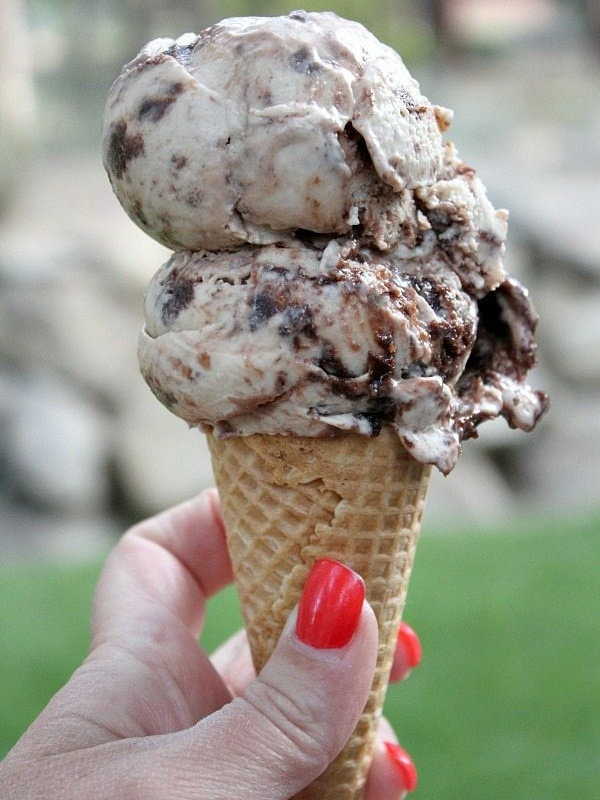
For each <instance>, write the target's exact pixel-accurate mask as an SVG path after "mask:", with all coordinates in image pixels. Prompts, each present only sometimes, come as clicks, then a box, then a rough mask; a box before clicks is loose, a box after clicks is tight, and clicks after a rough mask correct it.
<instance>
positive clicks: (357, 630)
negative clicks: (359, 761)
mask: <svg viewBox="0 0 600 800" xmlns="http://www.w3.org/2000/svg"><path fill="white" fill-rule="evenodd" d="M328 569H329V570H330V571H331V570H336V572H335V582H336V587H337V589H336V591H335V592H334V593H331V592H329V591H328V589H327V581H324V580H323V575H320V576H319V575H318V574H316V573H317V572H318V571H314V570H313V573H311V577H310V578H309V581H307V584H309V583H310V584H311V587H312V588H311V589H310V591H309V590H307V589H306V588H305V591H304V592H303V596H302V599H301V603H300V617H301V619H300V622H299V623H298V621H297V620H298V611H297V610H296V611H295V612H294V613H293V614H292V615H291V617H290V619H289V621H288V623H287V625H286V627H285V629H284V631H283V633H282V636H281V638H280V641H279V643H278V645H277V647H276V649H275V651H274V653H273V655H272V656H271V658H270V660H269V662H268V663H267V664H266V666H265V668H264V669H263V671H262V672H261V674H260V675H259V676H258V677H255V676H254V673H253V670H252V664H251V660H250V655H249V651H248V647H247V643H246V640H245V636H244V635H243V634H241V635H237V636H236V637H234V638H233V639H232V640H230V641H229V642H228V643H227V644H226V645H224V646H223V647H222V648H221V649H220V650H219V651H218V652H217V653H216V654H215V655H214V657H213V659H211V658H209V657H208V656H207V655H206V654H205V653H204V652H203V651H202V649H201V648H200V647H199V646H198V642H197V638H198V635H199V632H200V630H201V627H202V622H203V617H204V606H205V601H206V600H207V598H209V597H210V596H211V595H213V594H214V593H215V592H218V591H219V590H220V589H222V588H223V587H224V586H226V585H227V584H229V583H230V582H231V581H232V573H231V564H230V562H229V557H228V554H227V548H226V544H225V538H224V531H223V523H222V520H221V515H220V511H219V504H218V499H217V495H216V493H215V492H214V491H212V490H210V491H206V492H204V493H202V494H201V495H200V496H199V497H197V498H195V499H194V500H191V501H189V502H187V503H184V504H182V505H180V506H177V507H176V508H173V509H171V510H169V511H167V512H165V513H163V514H160V515H158V516H156V517H153V518H151V519H149V520H147V521H145V522H143V523H140V524H139V525H136V526H135V527H134V528H132V529H131V530H130V531H129V532H128V533H126V534H125V536H123V538H122V539H121V541H120V542H119V544H118V545H117V546H116V547H115V549H114V550H113V552H112V553H111V554H110V556H109V558H108V560H107V563H106V565H105V567H104V570H103V572H102V575H101V578H100V581H99V584H98V587H97V591H96V597H95V602H94V611H93V618H92V646H91V650H90V654H89V656H88V658H87V659H86V661H85V662H84V664H83V665H82V666H81V667H80V668H79V669H78V670H77V671H76V672H75V673H74V675H73V677H72V678H71V680H70V681H69V682H68V683H67V685H66V686H65V687H64V688H63V689H62V690H61V691H60V692H59V693H58V694H57V695H56V696H55V697H54V698H53V699H52V700H51V702H50V703H49V705H48V706H47V707H46V709H45V710H44V711H43V712H42V713H41V715H40V716H39V717H38V719H37V720H36V721H35V722H34V723H33V724H32V725H31V727H30V728H29V729H28V730H27V731H26V733H25V734H24V735H23V737H22V738H21V739H20V740H19V742H18V743H17V744H16V745H15V747H14V748H13V750H12V751H11V752H10V753H9V754H8V756H7V757H6V759H5V760H4V762H3V763H2V764H1V765H0V784H1V785H2V787H3V793H2V797H3V800H34V798H36V799H37V798H42V797H43V798H55V799H56V800H79V798H81V797H85V798H87V800H109V798H110V799H111V800H112V799H113V798H115V799H116V798H119V800H124V799H125V798H127V800H130V799H131V800H137V799H138V798H139V800H165V798H167V797H168V798H169V799H170V800H193V799H194V800H197V798H199V797H210V798H212V800H262V798H265V797H269V798H270V800H288V798H290V797H292V796H293V795H294V794H295V793H296V792H298V791H299V790H300V789H302V788H304V787H305V786H306V785H308V784H309V783H310V782H311V781H312V780H313V779H314V778H316V777H317V775H319V774H320V773H321V772H322V771H323V770H324V769H325V767H327V765H328V764H329V762H330V761H332V760H333V758H334V757H335V756H336V755H337V753H338V752H339V751H340V750H341V748H342V746H343V745H344V743H345V741H346V739H347V738H348V736H349V735H350V733H351V731H352V729H353V728H354V725H355V724H356V722H357V720H358V718H359V716H360V713H361V710H362V708H363V707H364V704H365V701H366V697H367V693H368V691H369V686H370V684H371V680H372V677H373V670H374V666H375V658H376V650H377V627H376V622H375V619H374V615H373V612H372V610H371V608H370V606H369V605H368V603H367V602H366V601H364V591H363V590H362V588H361V587H362V582H361V581H360V579H359V578H358V577H357V576H356V574H355V573H353V572H352V571H351V570H348V569H347V568H345V567H342V566H341V565H335V564H334V565H333V566H331V565H330V566H329V567H328V566H327V565H325V567H322V568H321V570H320V571H321V573H323V571H324V570H325V572H327V570H328ZM340 588H341V589H342V591H339V589H340ZM315 614H317V616H318V622H319V625H318V628H315V626H314V625H313V622H314V619H315ZM327 626H329V628H330V630H331V631H332V634H331V635H332V638H331V639H328V638H327V635H324V634H323V629H324V627H325V628H327ZM340 630H343V631H345V633H344V635H342V636H341V638H340V633H339V631H340ZM398 641H399V646H398V650H397V653H396V659H395V663H394V667H393V670H392V678H393V679H396V680H398V679H401V678H403V677H405V676H406V674H407V673H408V671H409V670H410V668H411V667H413V666H415V665H416V663H418V660H419V658H420V646H419V643H418V639H417V638H416V636H415V635H414V633H413V632H412V631H410V629H409V628H407V627H406V626H403V627H402V628H401V631H400V635H399V640H398ZM415 782H416V775H415V772H414V767H413V765H412V762H411V761H410V759H409V758H408V756H406V754H405V753H404V751H402V750H401V748H399V746H398V745H397V743H396V740H395V737H394V734H393V732H392V731H391V729H390V728H389V725H387V723H385V722H383V723H382V726H381V739H380V741H379V742H378V744H377V747H376V751H375V755H374V759H373V764H372V767H371V771H370V774H369V778H368V782H367V787H366V790H365V797H366V800H397V798H400V797H403V796H404V794H405V793H406V791H407V790H409V789H412V788H414V784H415Z"/></svg>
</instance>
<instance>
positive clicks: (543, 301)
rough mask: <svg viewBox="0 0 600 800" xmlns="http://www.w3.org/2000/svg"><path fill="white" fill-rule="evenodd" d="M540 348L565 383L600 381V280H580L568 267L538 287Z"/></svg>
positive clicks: (591, 384) (594, 383)
mask: <svg viewBox="0 0 600 800" xmlns="http://www.w3.org/2000/svg"><path fill="white" fill-rule="evenodd" d="M536 297H537V299H538V306H539V308H540V324H539V326H538V332H539V341H540V348H541V350H542V353H543V357H544V360H545V361H546V362H547V364H548V366H549V367H550V368H551V369H552V371H553V372H555V373H556V374H557V375H558V376H560V377H561V380H562V381H564V382H565V383H566V385H567V386H568V385H576V386H580V387H582V388H585V387H590V388H591V387H597V386H598V385H599V383H600V357H599V353H600V322H599V309H600V281H598V282H597V283H594V282H587V281H585V282H581V283H578V282H576V281H575V280H574V279H573V276H572V274H570V273H569V272H568V270H565V271H564V272H563V273H562V274H561V275H558V274H556V273H553V274H552V275H548V276H547V277H546V280H545V281H544V282H543V283H542V282H540V284H539V285H538V286H537V287H536Z"/></svg>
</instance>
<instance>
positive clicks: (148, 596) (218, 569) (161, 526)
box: [92, 489, 233, 646]
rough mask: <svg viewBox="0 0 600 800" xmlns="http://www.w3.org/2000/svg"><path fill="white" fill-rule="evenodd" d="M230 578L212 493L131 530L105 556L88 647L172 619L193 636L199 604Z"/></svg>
mask: <svg viewBox="0 0 600 800" xmlns="http://www.w3.org/2000/svg"><path fill="white" fill-rule="evenodd" d="M232 579H233V575H232V570H231V562H230V560H229V554H228V552H227V544H226V540H225V529H224V526H223V521H222V518H221V513H220V506H219V501H218V496H217V493H216V491H215V490H213V489H208V490H206V491H204V492H202V493H201V494H200V495H198V496H197V497H195V498H193V499H192V500H188V501H187V502H185V503H181V504H180V505H178V506H175V507H174V508H171V509H169V510H168V511H165V512H163V513H161V514H158V515H157V516H155V517H151V518H150V519H147V520H145V521H144V522H140V523H138V524H137V525H135V526H134V527H133V528H131V529H130V530H129V531H128V532H127V533H126V534H125V535H124V536H123V538H122V539H121V541H120V542H119V543H118V544H117V546H116V547H115V549H114V550H113V551H112V553H111V554H110V556H109V558H108V560H107V562H106V565H105V567H104V570H103V572H102V575H101V577H100V581H99V583H98V588H97V590H96V597H95V603H94V615H93V623H92V632H93V646H97V645H98V644H100V643H101V642H102V641H105V640H106V639H107V638H114V637H115V635H118V636H119V637H120V636H122V635H127V631H138V632H139V628H140V626H141V627H144V626H145V624H147V621H148V620H149V619H152V618H154V619H157V617H161V618H162V620H163V621H165V620H166V619H167V618H169V617H172V618H173V619H175V618H176V619H178V620H181V621H183V622H184V623H185V624H186V626H187V627H188V628H189V629H190V630H191V631H192V632H193V633H195V634H197V633H198V632H199V630H200V627H201V624H202V619H203V616H204V606H205V601H206V599H207V598H209V597H210V596H211V595H213V594H215V592H217V591H219V589H221V588H223V587H224V586H226V585H227V584H229V583H231V581H232Z"/></svg>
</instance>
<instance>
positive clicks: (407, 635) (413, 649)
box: [398, 622, 423, 669]
mask: <svg viewBox="0 0 600 800" xmlns="http://www.w3.org/2000/svg"><path fill="white" fill-rule="evenodd" d="M398 641H399V642H400V643H401V644H402V647H403V648H404V652H405V653H406V664H407V666H408V668H409V669H414V668H415V667H418V666H419V664H420V663H421V656H422V654H423V651H422V648H421V642H420V640H419V637H418V636H417V634H416V633H415V632H414V631H413V629H412V628H411V627H410V625H407V624H406V622H401V623H400V629H399V630H398Z"/></svg>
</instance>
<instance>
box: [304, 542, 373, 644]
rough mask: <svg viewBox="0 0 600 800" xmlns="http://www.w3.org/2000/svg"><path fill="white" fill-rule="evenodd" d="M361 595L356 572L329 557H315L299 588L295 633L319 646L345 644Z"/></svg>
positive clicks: (357, 616) (360, 581)
mask: <svg viewBox="0 0 600 800" xmlns="http://www.w3.org/2000/svg"><path fill="white" fill-rule="evenodd" d="M364 599H365V584H364V581H363V579H362V578H361V577H360V575H357V574H356V572H353V570H351V569H348V567H345V566H344V565H343V564H340V563H339V562H337V561H332V560H331V559H329V558H323V559H321V560H319V561H316V562H315V564H314V566H313V568H312V569H311V571H310V573H309V575H308V578H307V579H306V583H305V584H304V589H303V590H302V597H301V598H300V606H299V608H298V620H297V622H296V636H297V637H298V639H300V641H301V642H304V644H307V645H310V646H311V647H316V648H318V649H319V650H329V649H331V650H333V649H335V648H338V647H345V646H346V645H347V644H348V643H349V642H350V640H351V639H352V637H353V636H354V632H355V631H356V627H357V625H358V620H359V619H360V614H361V611H362V606H363V600H364Z"/></svg>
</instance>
